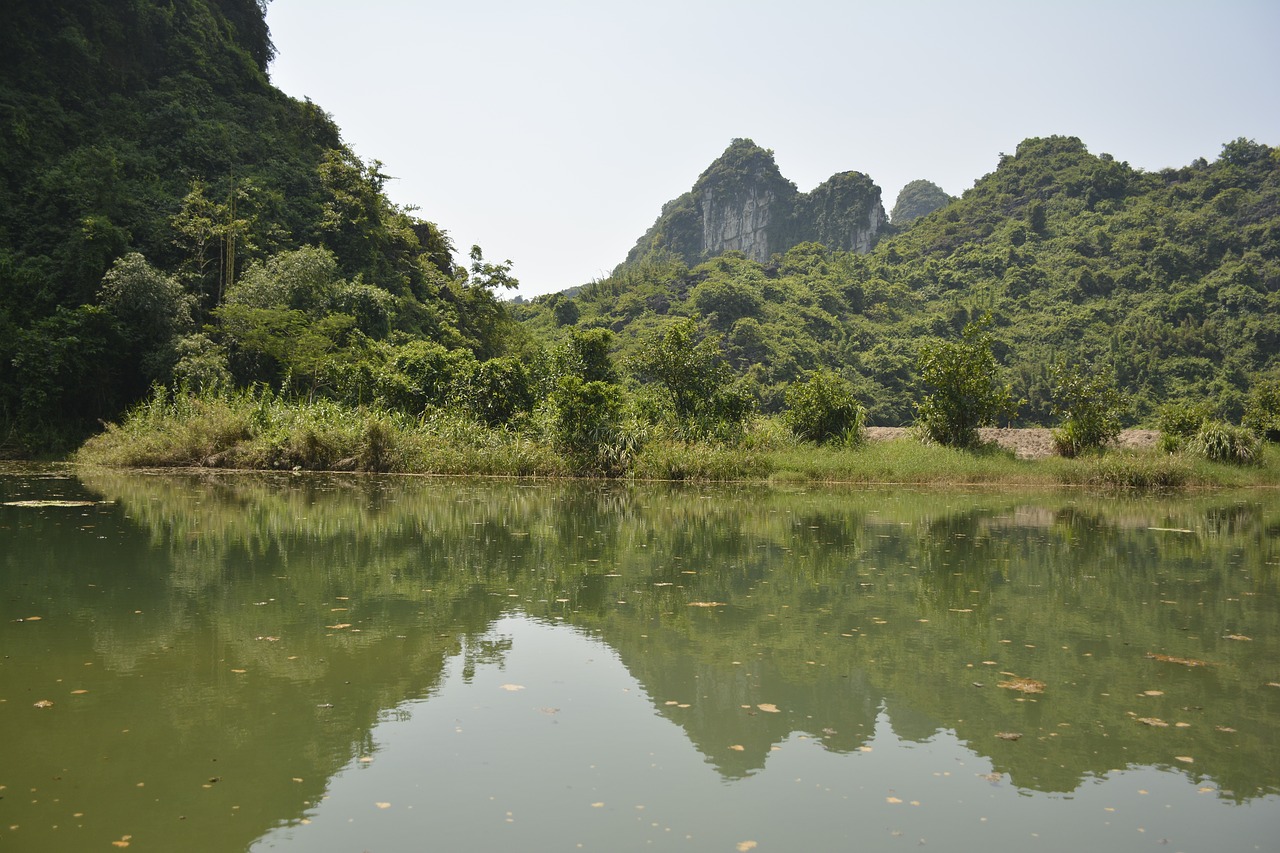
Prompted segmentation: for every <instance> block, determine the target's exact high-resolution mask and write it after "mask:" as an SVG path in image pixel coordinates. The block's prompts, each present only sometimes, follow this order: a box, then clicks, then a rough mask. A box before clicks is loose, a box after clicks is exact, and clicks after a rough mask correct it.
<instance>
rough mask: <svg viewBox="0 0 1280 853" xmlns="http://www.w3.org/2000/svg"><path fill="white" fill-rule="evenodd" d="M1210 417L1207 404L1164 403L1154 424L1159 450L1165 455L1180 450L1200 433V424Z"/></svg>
mask: <svg viewBox="0 0 1280 853" xmlns="http://www.w3.org/2000/svg"><path fill="white" fill-rule="evenodd" d="M1212 417H1213V407H1212V406H1211V405H1210V404H1209V403H1205V402H1201V403H1187V402H1173V403H1165V404H1164V405H1163V406H1161V407H1160V418H1159V420H1158V421H1157V422H1156V426H1157V427H1159V429H1160V449H1161V450H1163V451H1164V452H1165V453H1176V452H1177V451H1179V450H1181V449H1182V447H1183V446H1184V445H1185V444H1186V443H1187V442H1188V441H1190V440H1191V439H1192V438H1194V437H1195V435H1196V433H1197V432H1199V431H1200V426H1201V424H1203V423H1204V422H1205V421H1207V420H1209V419H1210V418H1212Z"/></svg>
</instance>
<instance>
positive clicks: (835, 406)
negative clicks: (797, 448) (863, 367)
mask: <svg viewBox="0 0 1280 853" xmlns="http://www.w3.org/2000/svg"><path fill="white" fill-rule="evenodd" d="M786 399H787V410H786V412H784V413H783V415H782V419H783V421H784V422H785V423H786V425H787V426H788V427H790V428H791V431H792V432H794V433H795V434H796V435H798V436H799V437H800V438H802V439H804V440H805V441H812V442H815V443H817V444H824V443H826V442H839V443H845V444H858V443H861V441H862V438H863V435H862V424H863V413H862V407H861V406H859V405H858V399H857V397H856V396H854V393H853V387H852V386H851V385H850V384H849V383H848V382H847V381H845V379H844V378H843V377H841V376H840V375H839V374H837V373H833V372H832V371H830V370H816V371H814V372H813V373H810V374H809V375H808V376H807V377H806V378H805V379H804V380H802V381H800V382H794V383H792V384H791V386H790V387H788V388H787V395H786Z"/></svg>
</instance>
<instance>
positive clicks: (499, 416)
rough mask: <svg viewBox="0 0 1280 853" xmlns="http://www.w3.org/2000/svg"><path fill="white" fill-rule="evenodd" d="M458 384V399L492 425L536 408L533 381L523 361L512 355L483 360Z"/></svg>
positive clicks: (458, 381)
mask: <svg viewBox="0 0 1280 853" xmlns="http://www.w3.org/2000/svg"><path fill="white" fill-rule="evenodd" d="M455 383H456V384H455V394H456V396H457V400H458V402H460V403H461V404H462V405H463V407H465V408H466V410H467V411H469V412H470V413H471V414H473V415H475V416H476V417H477V418H479V419H480V420H482V421H484V422H485V423H486V424H488V425H489V426H498V425H500V424H505V423H507V422H508V421H510V420H511V419H512V418H513V417H515V415H516V414H517V413H518V412H528V411H530V410H531V409H532V408H533V396H534V395H533V381H532V380H531V379H530V377H529V372H528V371H527V370H525V367H524V363H523V362H522V361H520V360H519V359H517V358H514V357H512V356H501V357H499V358H491V359H489V360H488V361H482V362H480V363H479V364H477V365H475V367H474V368H473V369H471V370H470V371H467V372H466V373H465V374H463V375H461V376H458V377H456V379H455Z"/></svg>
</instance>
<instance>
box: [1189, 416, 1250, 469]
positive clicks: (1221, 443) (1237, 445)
mask: <svg viewBox="0 0 1280 853" xmlns="http://www.w3.org/2000/svg"><path fill="white" fill-rule="evenodd" d="M1187 449H1188V450H1190V451H1191V452H1192V453H1195V454H1196V455H1198V456H1203V457H1205V458H1206V459H1210V460H1213V461H1214V462H1228V463H1230V464H1232V465H1254V464H1256V463H1257V462H1258V457H1259V454H1260V452H1261V450H1262V442H1261V441H1260V440H1259V438H1258V436H1257V435H1256V434H1255V433H1254V432H1253V431H1252V430H1249V429H1247V428H1245V427H1238V426H1233V425H1232V424H1228V423H1223V422H1222V421H1205V422H1204V424H1203V425H1202V426H1201V427H1200V431H1199V432H1197V433H1196V434H1195V437H1194V438H1192V439H1191V440H1190V441H1189V442H1188V443H1187Z"/></svg>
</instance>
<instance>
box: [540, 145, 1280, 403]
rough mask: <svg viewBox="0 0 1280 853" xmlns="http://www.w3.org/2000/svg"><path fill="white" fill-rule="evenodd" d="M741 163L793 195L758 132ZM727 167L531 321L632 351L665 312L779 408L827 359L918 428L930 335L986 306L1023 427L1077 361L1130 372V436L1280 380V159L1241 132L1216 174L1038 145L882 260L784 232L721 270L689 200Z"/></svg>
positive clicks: (738, 148) (728, 260) (923, 223)
mask: <svg viewBox="0 0 1280 853" xmlns="http://www.w3.org/2000/svg"><path fill="white" fill-rule="evenodd" d="M730 153H731V154H734V156H733V157H732V158H728V159H730V161H731V162H740V163H751V164H753V166H752V169H751V170H742V169H738V170H735V171H734V172H733V174H734V175H744V174H745V175H748V176H756V175H763V176H765V177H766V178H768V181H772V183H769V182H768V181H766V184H767V185H768V186H769V187H772V188H773V189H772V190H771V192H772V193H773V195H774V197H775V202H774V203H775V205H777V204H780V203H781V202H778V201H777V199H782V198H784V196H783V191H784V190H785V186H783V185H781V184H779V183H778V181H777V180H775V179H774V178H773V177H771V176H772V175H773V174H776V170H774V172H770V171H769V167H770V166H771V165H772V157H769V156H767V152H763V153H760V152H759V149H756V148H754V146H749V144H748V143H744V142H742V141H739V142H735V143H734V145H732V146H731V147H730ZM726 159H727V158H721V160H720V161H717V164H715V165H713V167H712V168H711V169H708V171H707V172H706V173H704V175H703V177H702V178H700V179H699V184H698V186H697V187H695V194H694V196H690V195H686V196H683V197H682V198H681V199H677V200H676V201H675V202H672V203H671V204H669V205H667V207H666V209H665V210H664V212H663V215H662V217H661V218H660V219H659V220H658V224H657V225H655V228H654V229H653V230H652V231H651V232H650V233H649V234H648V235H646V236H645V238H642V240H641V242H640V244H639V245H638V247H637V249H636V250H633V252H632V253H631V255H630V256H629V258H628V262H627V263H625V264H623V265H622V266H621V267H619V269H618V270H616V271H615V272H614V274H613V275H611V276H609V277H608V278H605V279H603V280H600V281H596V282H593V283H592V284H590V285H588V286H586V287H585V288H583V289H582V290H581V291H580V292H579V293H578V294H577V295H576V296H574V297H572V298H570V297H567V296H563V295H553V296H549V297H543V298H541V299H539V300H534V302H533V303H532V304H531V305H528V306H522V307H521V309H520V311H521V316H522V318H523V319H524V321H525V322H526V323H527V324H528V326H529V327H530V328H531V329H534V330H538V331H539V332H540V333H541V334H550V333H551V331H550V330H552V329H553V328H555V326H556V324H557V322H558V323H559V324H561V325H564V324H566V323H570V321H572V322H571V323H570V324H576V325H578V326H586V327H592V326H598V327H605V328H608V329H611V330H612V331H613V332H614V334H615V336H616V342H617V350H618V351H619V352H620V353H621V354H624V355H626V354H629V353H632V352H634V351H635V350H636V348H637V347H638V341H640V340H642V339H643V338H644V337H645V336H646V335H650V334H651V333H652V332H653V331H654V330H655V329H658V328H660V327H662V326H663V325H664V324H666V323H668V322H670V318H673V317H691V318H695V319H696V320H697V321H698V322H699V324H700V326H701V328H702V330H703V333H704V334H705V335H707V336H709V337H710V338H712V339H713V340H716V341H718V342H719V345H720V347H721V349H722V351H723V353H724V354H725V356H726V357H727V358H728V360H729V361H730V363H731V364H732V365H733V366H734V368H735V369H736V370H737V371H738V373H739V374H740V375H741V376H742V378H743V380H744V382H745V383H746V386H747V387H748V389H749V390H750V391H751V392H752V393H753V394H754V396H755V397H756V399H757V402H758V404H759V405H760V407H761V408H762V409H764V410H765V411H778V410H780V409H781V407H782V406H783V402H784V401H783V399H782V395H783V392H784V390H785V388H786V387H787V385H788V384H789V383H790V382H792V381H794V380H795V379H797V378H798V377H800V376H802V375H804V374H805V372H806V371H810V370H813V369H816V368H822V367H825V368H830V369H833V370H836V371H839V372H841V373H843V374H844V375H845V376H846V377H847V378H848V379H850V380H851V381H852V382H853V383H854V384H855V387H856V388H857V389H858V391H859V393H860V397H861V399H862V401H863V404H864V405H865V406H866V407H867V409H868V414H869V422H870V423H872V424H883V425H900V424H909V423H911V422H912V420H913V417H914V403H915V402H916V400H917V399H918V393H919V391H918V388H917V387H916V379H915V370H914V365H915V358H916V354H917V351H918V348H919V347H920V345H921V344H923V343H925V342H928V341H936V340H939V339H953V338H956V337H957V336H958V335H959V333H960V331H961V330H962V329H963V327H964V326H965V325H966V324H967V323H969V322H970V321H972V320H974V319H977V318H979V317H981V316H983V315H985V314H988V313H989V314H990V315H991V317H992V320H993V328H992V331H993V333H994V336H995V353H996V356H997V358H998V360H999V362H1000V363H1001V365H1003V367H1004V369H1005V370H1006V372H1007V374H1008V375H1009V378H1010V380H1011V382H1012V384H1013V389H1014V392H1015V399H1016V398H1018V397H1021V398H1023V403H1022V405H1021V406H1020V408H1019V412H1018V415H1017V417H1016V419H1015V421H1014V423H1015V424H1023V425H1030V424H1050V423H1055V422H1056V420H1055V416H1054V414H1053V411H1052V400H1051V396H1050V395H1051V379H1050V377H1051V371H1052V369H1053V367H1054V366H1055V365H1059V364H1063V363H1067V364H1083V365H1087V366H1091V367H1094V368H1100V369H1101V368H1111V369H1112V370H1114V373H1115V376H1116V380H1117V383H1118V385H1119V387H1120V390H1121V391H1122V392H1124V394H1125V395H1126V399H1127V401H1128V403H1127V412H1126V415H1125V421H1126V423H1130V424H1132V423H1138V422H1142V421H1144V420H1150V419H1151V418H1152V417H1153V414H1154V412H1155V410H1156V409H1157V407H1159V406H1160V405H1161V404H1162V403H1165V402H1168V401H1190V402H1197V403H1199V402H1207V403H1208V404H1210V405H1211V406H1212V407H1215V408H1216V409H1217V410H1218V414H1219V415H1221V416H1223V417H1226V418H1228V419H1231V420H1238V418H1239V417H1240V413H1241V411H1242V408H1243V404H1244V400H1245V396H1246V394H1247V393H1248V392H1249V390H1250V389H1251V388H1252V387H1253V386H1254V385H1255V384H1256V383H1258V382H1259V381H1261V380H1262V379H1265V378H1270V377H1276V376H1280V150H1277V149H1274V148H1270V147H1268V146H1266V145H1262V144H1258V143H1255V142H1252V141H1249V140H1244V139H1240V140H1236V141H1234V142H1230V143H1227V144H1226V145H1224V146H1223V149H1222V153H1221V156H1220V157H1219V158H1218V159H1217V160H1215V161H1214V162H1212V163H1210V162H1207V161H1205V160H1203V159H1202V160H1197V161H1196V162H1194V163H1192V164H1191V165H1189V166H1186V167H1183V168H1177V169H1164V170H1161V171H1158V172H1144V171H1141V170H1137V169H1134V168H1132V167H1130V166H1129V165H1128V164H1127V163H1123V162H1119V161H1117V160H1115V159H1114V158H1112V157H1111V156H1109V155H1106V154H1102V155H1094V154H1091V153H1090V152H1089V151H1088V150H1087V148H1086V147H1085V145H1084V144H1083V143H1082V142H1081V141H1080V140H1079V139H1075V138H1070V137H1058V136H1055V137H1049V138H1044V139H1028V140H1026V141H1024V142H1023V143H1022V144H1021V145H1019V146H1018V149H1017V151H1016V153H1015V154H1013V155H1004V156H1002V157H1001V160H1000V163H999V166H998V167H997V169H996V170H995V171H994V172H992V173H991V174H988V175H986V176H984V177H982V178H981V179H979V180H978V181H977V182H975V184H974V186H973V188H972V189H970V190H968V191H967V192H966V193H964V195H963V197H961V198H960V199H958V200H955V201H953V202H951V203H950V204H947V205H946V206H944V207H941V208H939V209H936V210H934V211H933V212H931V213H929V214H927V215H924V216H922V217H920V218H918V219H915V220H914V221H913V222H911V224H909V225H907V226H905V228H904V229H903V230H902V231H901V232H900V233H897V234H892V235H887V236H882V239H880V240H879V241H878V242H877V243H876V245H875V246H874V248H873V249H872V250H871V251H870V252H869V253H868V254H859V253H857V252H853V251H848V250H847V247H842V246H840V244H838V243H837V244H835V245H824V244H822V243H821V242H819V241H816V240H815V242H807V243H798V244H794V245H790V246H787V247H786V248H783V247H784V246H785V245H786V244H785V243H780V242H773V240H774V238H773V237H772V236H770V238H769V239H770V242H768V244H767V245H768V249H769V255H768V256H767V257H762V256H761V249H760V246H761V245H762V244H760V243H754V244H753V245H752V250H751V251H750V252H748V251H745V250H743V249H742V248H741V247H737V248H738V251H726V252H724V253H722V254H720V255H719V256H717V257H713V258H711V259H709V260H706V259H703V258H702V257H701V255H700V254H699V252H700V251H706V247H705V246H703V247H701V248H699V247H698V245H697V244H696V243H695V242H692V241H691V238H690V236H689V235H691V234H696V233H697V230H696V229H695V228H693V227H692V223H697V222H699V221H702V222H705V218H704V219H703V220H697V219H696V216H697V214H698V211H699V210H700V209H701V208H700V207H698V206H697V205H694V204H692V202H691V201H690V199H691V198H694V197H695V196H696V195H697V193H701V194H702V196H703V197H708V196H709V197H712V198H720V197H721V196H720V195H716V194H715V193H716V191H717V187H718V186H722V185H724V184H726V183H728V181H727V180H726V179H719V180H720V183H716V181H717V176H718V175H720V173H721V172H723V171H724V170H725V169H724V165H723V164H724V162H725V161H726ZM737 180H738V181H739V183H738V184H736V185H735V184H730V186H741V185H742V184H743V182H744V181H745V180H746V179H745V178H742V177H739V178H737ZM753 180H754V178H753ZM868 184H869V182H868ZM752 185H753V186H759V185H760V183H759V181H758V180H756V181H755V183H753V184H752ZM872 186H873V185H872ZM816 194H817V191H815V193H812V194H810V195H811V196H813V195H816ZM737 197H738V196H734V198H737ZM757 197H759V196H757ZM786 198H788V199H789V198H791V197H786ZM877 201H878V199H877ZM787 203H788V204H791V203H792V202H790V201H788V202H787ZM788 209H789V210H794V209H795V207H792V208H788ZM770 221H771V222H772V221H774V220H773V219H771V220H770ZM791 221H794V220H791ZM792 233H795V232H792ZM672 235H679V238H678V239H677V238H676V237H674V236H672ZM727 248H734V247H727ZM695 249H698V250H699V251H694V250H695Z"/></svg>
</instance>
